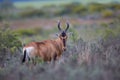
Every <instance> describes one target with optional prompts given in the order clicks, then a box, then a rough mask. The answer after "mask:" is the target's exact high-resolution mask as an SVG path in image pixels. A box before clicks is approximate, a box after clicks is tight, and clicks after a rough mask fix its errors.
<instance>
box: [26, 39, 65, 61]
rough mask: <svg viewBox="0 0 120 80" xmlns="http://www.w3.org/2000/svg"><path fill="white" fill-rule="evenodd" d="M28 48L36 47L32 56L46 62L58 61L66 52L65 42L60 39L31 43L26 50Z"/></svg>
mask: <svg viewBox="0 0 120 80" xmlns="http://www.w3.org/2000/svg"><path fill="white" fill-rule="evenodd" d="M27 47H34V51H33V52H32V55H33V56H39V57H40V58H41V59H43V60H44V61H51V60H52V59H55V60H56V59H58V58H59V57H60V56H61V54H62V52H63V51H64V50H63V48H64V46H63V42H62V40H61V39H60V38H57V39H56V40H45V41H43V42H31V43H29V44H27V45H26V46H25V47H24V49H25V48H27Z"/></svg>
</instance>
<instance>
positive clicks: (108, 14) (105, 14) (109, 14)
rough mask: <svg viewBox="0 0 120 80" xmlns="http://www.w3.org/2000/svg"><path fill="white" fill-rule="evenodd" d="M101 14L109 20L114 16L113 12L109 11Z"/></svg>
mask: <svg viewBox="0 0 120 80" xmlns="http://www.w3.org/2000/svg"><path fill="white" fill-rule="evenodd" d="M101 14H102V16H103V17H104V18H110V17H113V15H114V13H113V11H111V10H103V11H102V12H101Z"/></svg>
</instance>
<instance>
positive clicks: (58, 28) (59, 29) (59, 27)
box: [58, 21, 62, 31]
mask: <svg viewBox="0 0 120 80" xmlns="http://www.w3.org/2000/svg"><path fill="white" fill-rule="evenodd" d="M58 29H59V30H60V31H61V30H62V29H61V28H60V21H58Z"/></svg>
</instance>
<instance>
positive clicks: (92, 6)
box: [87, 3, 105, 13]
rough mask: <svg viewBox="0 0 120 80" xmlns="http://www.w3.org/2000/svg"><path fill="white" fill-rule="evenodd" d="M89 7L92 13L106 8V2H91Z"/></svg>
mask: <svg viewBox="0 0 120 80" xmlns="http://www.w3.org/2000/svg"><path fill="white" fill-rule="evenodd" d="M87 7H88V10H89V12H90V13H94V12H100V11H102V10H104V9H105V6H104V4H100V3H91V4H89V5H88V6H87Z"/></svg>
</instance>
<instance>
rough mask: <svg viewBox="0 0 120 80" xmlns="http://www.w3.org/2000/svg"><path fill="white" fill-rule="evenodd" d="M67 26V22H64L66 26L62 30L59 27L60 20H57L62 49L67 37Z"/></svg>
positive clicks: (64, 48) (64, 46) (64, 47)
mask: <svg viewBox="0 0 120 80" xmlns="http://www.w3.org/2000/svg"><path fill="white" fill-rule="evenodd" d="M68 28H69V23H68V22H67V23H66V28H65V29H64V30H63V29H61V27H60V21H59V22H58V29H59V31H60V34H59V38H60V39H61V40H62V43H63V50H64V51H65V50H66V42H67V38H68V36H67V30H68Z"/></svg>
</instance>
